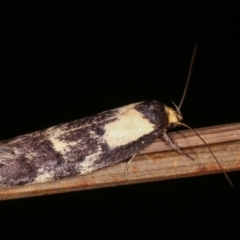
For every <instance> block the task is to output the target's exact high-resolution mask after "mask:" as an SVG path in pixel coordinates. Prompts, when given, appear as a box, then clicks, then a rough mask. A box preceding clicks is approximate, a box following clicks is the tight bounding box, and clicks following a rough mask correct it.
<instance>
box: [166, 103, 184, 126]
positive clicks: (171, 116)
mask: <svg viewBox="0 0 240 240" xmlns="http://www.w3.org/2000/svg"><path fill="white" fill-rule="evenodd" d="M165 110H166V113H167V115H168V124H173V126H177V125H181V124H180V122H181V121H182V119H183V117H182V114H181V113H180V112H177V111H175V110H174V109H172V108H170V107H167V106H165Z"/></svg>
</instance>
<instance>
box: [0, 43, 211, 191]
mask: <svg viewBox="0 0 240 240" xmlns="http://www.w3.org/2000/svg"><path fill="white" fill-rule="evenodd" d="M195 53H196V48H195V51H194V54H193V57H192V61H191V65H190V71H189V76H188V80H187V84H186V87H185V91H184V94H183V97H182V101H183V99H184V97H185V94H186V89H187V85H188V82H189V78H190V74H191V69H192V62H193V59H194V56H195ZM182 101H181V103H180V105H179V107H176V110H174V109H173V108H171V107H167V106H166V105H164V104H163V103H161V102H158V101H143V102H138V103H133V104H130V105H127V106H123V107H120V108H117V109H112V110H108V111H105V112H101V113H99V114H96V115H93V116H90V117H85V118H83V119H80V120H76V121H72V122H69V123H65V124H60V125H57V126H54V127H51V128H48V129H45V130H42V131H36V132H33V133H30V134H26V135H22V136H18V137H16V138H14V139H11V140H9V141H7V142H4V143H2V144H0V184H1V185H3V186H19V185H24V184H29V183H37V182H46V181H50V180H58V179H62V178H65V177H69V176H74V175H77V174H80V175H81V174H87V173H90V172H92V171H95V170H98V169H100V168H103V167H107V166H110V165H112V164H115V163H118V162H120V161H123V160H126V159H128V158H131V157H132V156H135V155H136V154H137V153H139V152H140V151H141V150H143V149H144V148H145V147H146V146H148V145H149V144H151V143H152V142H153V141H154V140H155V139H156V138H158V137H159V136H161V135H162V136H163V137H164V138H165V139H166V141H168V142H169V143H170V144H171V146H172V147H173V148H174V149H175V150H177V151H178V152H179V153H181V154H184V153H183V152H182V151H181V149H179V148H178V147H177V146H176V145H175V144H174V143H173V142H172V140H171V139H170V137H169V136H168V135H167V130H168V129H169V128H172V127H176V126H178V125H184V124H182V123H181V121H182V114H181V112H180V108H181V105H182ZM209 149H210V148H209ZM212 154H213V153H212ZM184 155H186V154H184Z"/></svg>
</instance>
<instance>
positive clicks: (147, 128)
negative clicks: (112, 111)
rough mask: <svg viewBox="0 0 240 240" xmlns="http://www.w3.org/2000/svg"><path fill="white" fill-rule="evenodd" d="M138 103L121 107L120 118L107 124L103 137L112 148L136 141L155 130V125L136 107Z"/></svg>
mask: <svg viewBox="0 0 240 240" xmlns="http://www.w3.org/2000/svg"><path fill="white" fill-rule="evenodd" d="M137 104H139V103H135V104H130V105H127V106H125V107H122V108H119V109H118V111H119V114H118V115H119V116H118V119H117V120H116V121H114V122H111V123H109V124H106V126H105V134H104V136H103V139H104V140H105V141H106V142H107V144H108V145H109V146H110V147H111V148H114V147H119V146H122V145H125V144H128V143H130V142H133V141H136V140H137V139H138V138H140V137H142V136H144V135H146V134H149V133H150V132H152V131H153V130H154V127H155V125H154V124H152V123H151V122H149V120H148V119H146V118H144V117H143V115H142V114H141V113H140V112H138V111H137V110H136V109H134V107H135V106H136V105H137Z"/></svg>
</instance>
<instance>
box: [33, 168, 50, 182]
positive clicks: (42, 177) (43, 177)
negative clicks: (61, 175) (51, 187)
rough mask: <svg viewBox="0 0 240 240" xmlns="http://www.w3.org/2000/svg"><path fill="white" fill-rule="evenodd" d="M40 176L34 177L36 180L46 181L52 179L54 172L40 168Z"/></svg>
mask: <svg viewBox="0 0 240 240" xmlns="http://www.w3.org/2000/svg"><path fill="white" fill-rule="evenodd" d="M38 174H39V175H38V176H37V178H35V179H34V182H39V183H40V182H46V181H49V180H51V179H53V174H52V173H49V172H46V171H44V169H40V170H39V171H38Z"/></svg>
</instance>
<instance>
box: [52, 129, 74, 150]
mask: <svg viewBox="0 0 240 240" xmlns="http://www.w3.org/2000/svg"><path fill="white" fill-rule="evenodd" d="M49 132H50V134H49V137H48V139H49V140H50V141H51V142H52V144H53V148H54V150H55V151H57V152H59V153H62V154H64V153H65V151H67V150H68V148H69V147H70V146H75V145H77V144H78V142H77V141H71V142H66V141H61V140H60V139H59V137H60V135H62V134H64V133H65V134H66V132H67V131H62V130H61V129H60V128H58V129H54V130H53V131H52V132H51V131H49Z"/></svg>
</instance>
